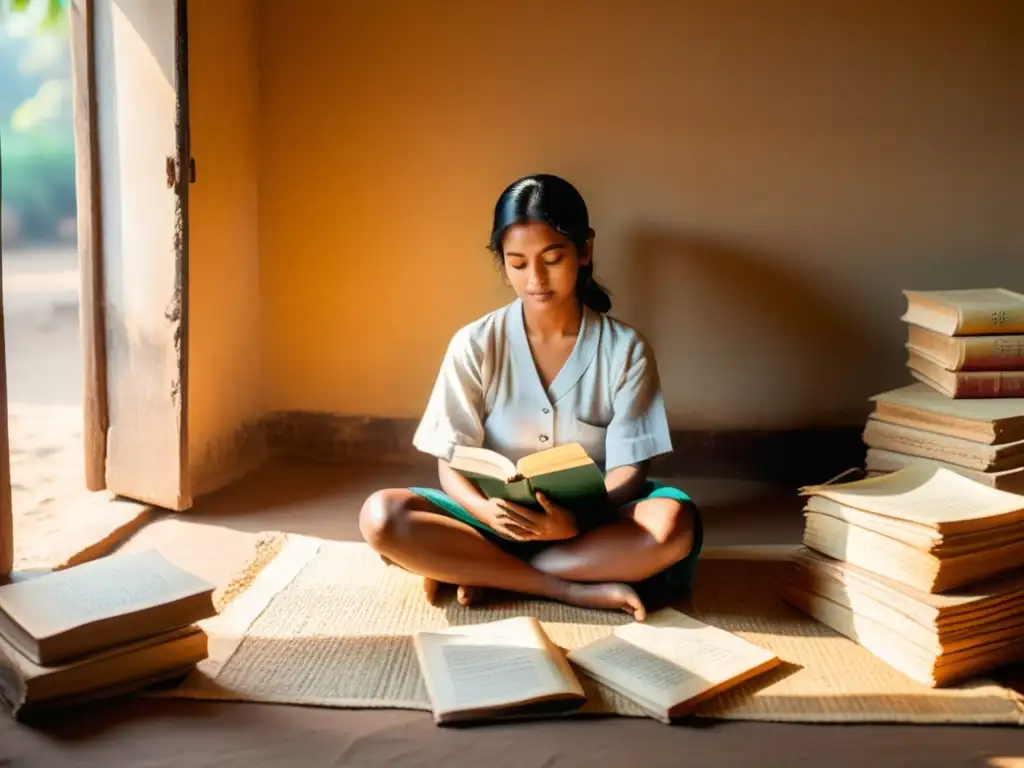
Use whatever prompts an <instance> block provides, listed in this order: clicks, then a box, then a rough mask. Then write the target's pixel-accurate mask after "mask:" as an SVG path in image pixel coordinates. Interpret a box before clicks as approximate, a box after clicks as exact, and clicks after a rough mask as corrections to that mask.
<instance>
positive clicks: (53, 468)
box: [0, 2, 87, 568]
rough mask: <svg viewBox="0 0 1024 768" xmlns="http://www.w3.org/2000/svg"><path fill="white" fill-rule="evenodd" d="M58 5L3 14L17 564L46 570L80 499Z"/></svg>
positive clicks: (62, 15) (64, 47)
mask: <svg viewBox="0 0 1024 768" xmlns="http://www.w3.org/2000/svg"><path fill="white" fill-rule="evenodd" d="M63 6H64V4H63V3H60V2H54V3H50V2H44V3H40V2H34V3H22V4H9V7H8V8H7V9H6V11H7V12H6V13H4V14H3V15H2V17H0V72H3V75H2V76H0V139H2V151H3V215H2V222H3V233H2V236H3V245H4V258H3V288H4V295H3V304H4V313H5V332H6V357H7V386H8V418H9V443H10V462H11V491H12V507H13V510H14V529H15V539H16V541H18V548H17V552H16V554H15V562H16V567H18V568H28V567H35V566H39V565H44V564H49V559H50V558H49V554H48V549H49V543H52V542H53V539H54V536H53V534H54V533H56V532H60V531H66V530H68V528H69V526H70V525H71V524H72V521H71V520H69V516H71V515H73V512H72V510H73V509H75V506H76V504H77V503H78V502H79V501H80V500H81V498H82V497H83V496H85V495H86V494H87V491H86V489H85V481H84V468H83V465H84V461H83V443H82V440H83V437H82V433H83V430H82V423H83V418H82V402H83V399H82V393H83V386H82V382H83V367H82V354H81V334H80V330H79V284H80V280H79V264H78V254H77V250H76V248H77V245H76V203H75V149H74V115H73V92H72V82H71V54H70V46H69V34H68V17H67V13H66V10H65V9H64V7H63Z"/></svg>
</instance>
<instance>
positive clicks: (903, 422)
mask: <svg viewBox="0 0 1024 768" xmlns="http://www.w3.org/2000/svg"><path fill="white" fill-rule="evenodd" d="M904 295H905V296H906V298H907V310H906V312H905V313H904V315H903V317H902V318H901V319H902V320H903V322H904V323H906V326H907V341H906V345H905V346H906V349H907V368H908V370H909V372H910V374H911V376H912V377H913V378H914V379H916V381H915V382H914V383H912V384H909V385H908V386H904V387H900V388H898V389H895V390H891V391H888V392H883V393H881V394H878V395H875V396H874V397H872V398H871V400H872V401H873V404H874V408H873V411H872V413H871V414H870V415H869V417H868V421H867V424H866V426H865V429H864V432H863V439H864V443H865V445H866V447H867V456H866V465H865V469H866V470H867V472H868V473H869V474H882V473H886V472H893V471H895V470H898V469H901V468H903V467H906V466H909V465H910V464H916V463H924V464H928V465H930V466H933V467H935V466H941V467H943V468H945V469H950V470H952V471H954V472H958V473H960V474H962V475H964V476H966V477H969V478H971V479H972V480H976V481H977V482H980V483H984V484H986V485H990V486H992V487H993V488H999V489H1001V490H1006V491H1013V492H1016V493H1024V295H1022V294H1019V293H1015V292H1013V291H1008V290H1005V289H1002V288H990V289H964V290H951V291H904Z"/></svg>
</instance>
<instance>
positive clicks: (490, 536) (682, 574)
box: [409, 480, 704, 608]
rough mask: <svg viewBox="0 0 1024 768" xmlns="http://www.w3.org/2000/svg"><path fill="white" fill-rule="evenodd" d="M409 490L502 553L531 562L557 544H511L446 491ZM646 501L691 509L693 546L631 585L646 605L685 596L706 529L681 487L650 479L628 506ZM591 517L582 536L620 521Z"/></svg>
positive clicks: (608, 513)
mask: <svg viewBox="0 0 1024 768" xmlns="http://www.w3.org/2000/svg"><path fill="white" fill-rule="evenodd" d="M409 490H410V491H412V492H413V493H415V494H418V495H419V496H422V497H423V498H424V499H426V500H427V501H429V502H430V503H431V504H433V505H434V506H435V507H436V508H437V510H438V511H440V512H442V513H443V514H446V515H448V516H449V517H451V518H454V519H455V520H458V521H460V522H463V523H465V524H466V525H470V526H472V527H473V528H475V529H477V530H478V531H480V533H481V534H482V535H483V536H484V538H486V539H487V540H488V541H490V542H491V543H492V544H494V545H495V546H497V547H498V548H500V549H501V550H503V551H505V552H507V553H509V554H511V555H514V556H515V557H518V558H521V559H523V560H528V559H530V558H531V557H533V556H534V555H535V554H537V553H538V552H540V551H541V550H543V549H545V548H547V547H549V546H552V545H554V544H557V543H558V542H550V541H512V540H510V539H506V538H505V537H504V536H502V535H501V534H499V533H498V532H497V531H495V530H494V529H493V528H491V527H490V526H489V525H487V524H486V523H484V522H481V521H480V520H477V519H476V518H475V517H473V515H471V514H470V513H469V512H467V511H466V510H465V509H463V508H462V507H461V506H460V505H459V504H458V502H456V501H455V500H454V499H453V498H452V497H451V496H449V495H448V494H447V493H445V492H444V491H439V490H436V489H434V488H410V489H409ZM647 499H675V500H676V501H678V502H680V503H681V504H684V505H685V506H686V507H687V508H689V510H690V512H691V514H692V516H693V547H692V548H691V550H690V554H688V555H687V556H686V557H685V558H683V559H682V560H680V561H679V562H677V563H673V564H672V565H670V566H669V567H668V568H666V569H665V570H664V571H661V572H660V573H656V574H655V575H653V576H651V577H650V578H648V579H645V580H644V581H643V582H641V583H639V584H633V585H632V586H633V587H634V588H635V589H636V590H637V593H638V594H639V595H640V598H641V599H642V600H644V602H645V604H648V603H665V602H670V601H672V600H674V599H676V598H678V597H680V596H682V595H684V594H685V593H686V592H688V591H689V590H690V588H691V586H692V584H693V577H694V573H695V571H696V568H697V559H698V558H699V557H700V551H701V548H702V547H703V545H704V526H703V524H702V522H701V516H700V511H699V510H698V509H697V506H696V505H695V504H694V503H693V500H692V499H691V498H690V497H689V496H688V495H687V494H686V493H685V492H684V491H681V490H679V489H678V488H673V487H671V486H667V485H663V484H661V483H659V482H657V481H656V480H648V481H647V485H646V487H645V488H644V491H643V493H641V495H640V496H639V497H638V498H637V499H635V500H633V501H631V502H629V503H630V504H635V503H636V502H637V501H646V500H647ZM588 518H589V519H588V521H580V532H581V533H586V532H587V531H591V530H593V529H594V528H597V527H599V526H601V525H604V524H606V523H609V522H612V521H614V520H618V519H619V516H618V514H617V510H611V509H609V510H604V511H601V512H599V513H597V514H595V515H593V516H591V515H588ZM648 608H650V605H648Z"/></svg>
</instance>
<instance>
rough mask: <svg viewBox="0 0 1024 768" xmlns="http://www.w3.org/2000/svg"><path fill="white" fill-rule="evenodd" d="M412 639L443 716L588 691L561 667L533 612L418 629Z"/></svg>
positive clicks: (437, 708)
mask: <svg viewBox="0 0 1024 768" xmlns="http://www.w3.org/2000/svg"><path fill="white" fill-rule="evenodd" d="M414 642H415V645H416V653H417V657H418V658H419V662H420V669H421V671H422V674H423V680H424V683H425V684H426V686H427V691H428V692H429V694H430V699H431V702H432V703H433V706H434V711H435V713H436V714H438V715H441V716H443V715H445V714H448V713H453V712H459V711H465V710H487V709H491V708H500V707H503V706H509V705H514V704H521V703H527V702H530V701H534V700H538V699H542V698H545V697H549V696H555V695H559V694H573V695H578V696H580V697H583V696H584V693H583V689H582V688H581V687H580V685H579V681H577V680H576V679H575V677H571V678H567V677H566V675H565V674H564V672H563V671H562V670H563V666H562V665H560V664H559V662H558V659H557V658H556V656H555V655H554V653H553V650H552V648H551V647H549V645H548V643H547V640H546V638H545V636H544V634H543V629H542V628H541V626H540V623H539V622H538V621H537V620H536V619H535V618H533V617H518V618H514V619H505V620H502V621H495V622H490V623H487V624H474V625H469V626H461V627H452V628H450V629H446V630H441V631H438V632H418V633H416V635H414ZM570 675H571V673H570Z"/></svg>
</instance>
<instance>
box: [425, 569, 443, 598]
mask: <svg viewBox="0 0 1024 768" xmlns="http://www.w3.org/2000/svg"><path fill="white" fill-rule="evenodd" d="M440 589H441V582H439V581H437V580H436V579H430V578H427V577H426V576H424V577H423V594H424V595H425V596H426V598H427V602H428V603H430V604H431V605H437V593H438V590H440Z"/></svg>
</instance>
